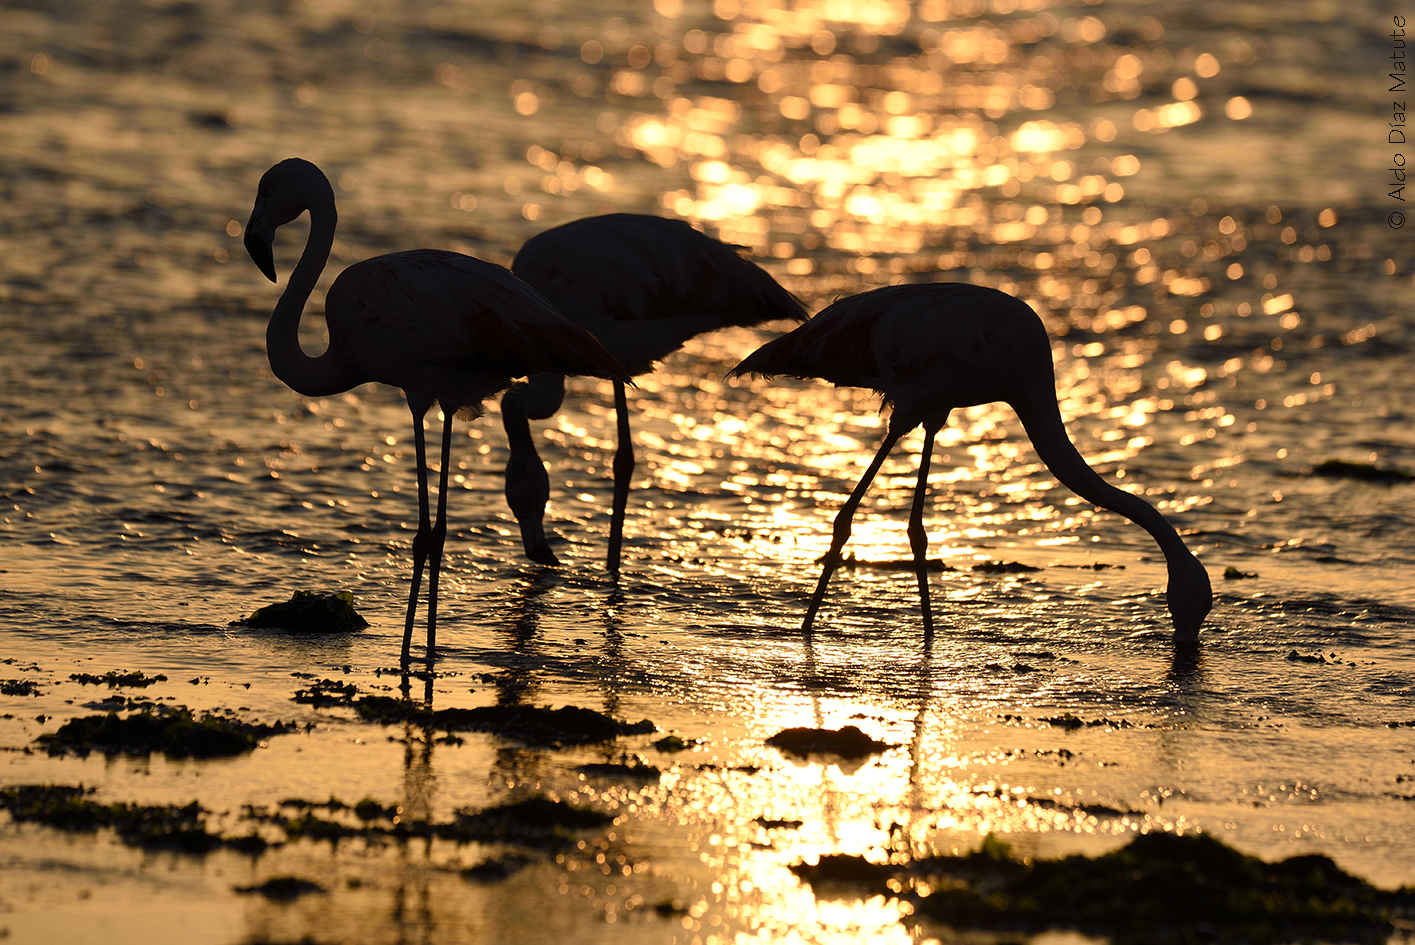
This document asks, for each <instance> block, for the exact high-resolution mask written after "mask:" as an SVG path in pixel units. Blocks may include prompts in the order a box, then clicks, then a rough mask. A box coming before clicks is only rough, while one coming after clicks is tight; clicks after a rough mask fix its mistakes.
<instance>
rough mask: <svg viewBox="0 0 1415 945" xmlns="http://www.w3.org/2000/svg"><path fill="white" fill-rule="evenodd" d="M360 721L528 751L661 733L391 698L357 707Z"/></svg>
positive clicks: (579, 713)
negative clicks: (482, 736)
mask: <svg viewBox="0 0 1415 945" xmlns="http://www.w3.org/2000/svg"><path fill="white" fill-rule="evenodd" d="M354 705H355V707H356V708H357V710H358V713H359V717H360V718H362V719H364V720H365V721H368V722H377V723H379V724H381V725H391V724H393V723H396V722H413V723H415V724H417V725H421V726H423V727H424V728H428V729H435V730H439V731H445V732H485V733H487V734H491V735H498V736H500V737H502V738H510V739H514V740H516V741H519V742H522V743H524V744H527V745H549V746H557V745H589V744H594V743H597V742H607V741H611V740H613V739H615V738H617V737H619V736H620V735H644V734H648V733H651V732H654V731H656V730H657V727H656V726H655V725H654V724H653V723H652V722H650V721H648V720H647V719H645V720H643V721H640V722H620V721H618V720H616V719H613V718H610V717H609V716H607V715H603V714H601V713H599V712H596V711H594V710H593V709H582V708H579V707H578V706H570V705H567V706H562V707H560V708H558V709H550V708H540V707H536V706H528V705H510V706H497V705H492V706H481V707H479V708H475V709H436V710H434V709H428V708H426V707H424V706H421V705H418V704H417V703H413V702H409V701H407V700H404V699H395V698H393V697H392V696H365V697H364V698H362V699H359V700H357V701H356V702H355V703H354Z"/></svg>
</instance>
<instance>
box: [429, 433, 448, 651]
mask: <svg viewBox="0 0 1415 945" xmlns="http://www.w3.org/2000/svg"><path fill="white" fill-rule="evenodd" d="M451 456H452V415H451V414H450V413H447V412H446V411H443V420H442V469H441V470H440V471H439V472H438V476H437V521H436V522H435V523H433V526H432V535H431V539H430V541H429V547H428V568H427V669H428V672H429V673H431V672H432V662H433V659H434V658H435V656H436V654H437V577H438V575H439V574H440V573H441V571H442V546H443V544H444V543H445V542H446V541H447V470H448V467H450V466H451V465H452V463H451Z"/></svg>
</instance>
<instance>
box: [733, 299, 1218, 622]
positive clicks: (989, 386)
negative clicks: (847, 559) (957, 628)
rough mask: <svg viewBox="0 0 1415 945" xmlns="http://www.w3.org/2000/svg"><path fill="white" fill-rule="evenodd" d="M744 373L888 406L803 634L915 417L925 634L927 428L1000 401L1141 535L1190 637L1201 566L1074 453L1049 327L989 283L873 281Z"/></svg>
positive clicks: (1071, 483) (1175, 618)
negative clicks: (1163, 568) (1159, 557)
mask: <svg viewBox="0 0 1415 945" xmlns="http://www.w3.org/2000/svg"><path fill="white" fill-rule="evenodd" d="M746 374H756V375H765V376H770V375H776V374H786V375H789V376H792V377H802V378H806V377H819V378H822V379H824V380H827V381H831V382H832V383H835V384H840V385H846V386H850V387H871V388H874V389H875V390H877V391H879V392H880V393H881V394H883V395H884V397H885V401H886V402H887V403H890V404H892V405H893V412H892V413H891V415H890V418H889V426H888V428H887V429H886V432H885V434H884V442H883V443H882V444H881V446H880V448H879V452H878V453H877V454H876V455H875V458H874V461H873V462H871V463H870V466H869V469H867V470H866V471H865V475H864V478H863V479H861V480H860V484H859V485H858V486H856V487H855V491H854V492H853V493H851V495H850V498H849V499H848V500H846V502H845V505H844V506H843V507H842V508H841V509H840V512H839V514H837V515H836V517H835V530H834V537H833V539H832V541H831V544H830V550H829V551H828V552H826V554H825V557H824V558H823V559H822V560H823V562H824V570H823V571H822V573H821V577H820V582H819V583H818V584H817V585H816V590H815V594H814V595H813V596H812V597H811V602H810V606H809V608H808V609H807V611H806V620H805V624H804V627H803V629H804V630H805V631H809V630H810V629H811V624H812V622H813V621H814V620H815V617H816V612H817V611H818V610H819V609H820V605H821V601H822V600H823V599H824V597H825V589H826V585H827V584H828V583H829V582H830V576H831V574H832V573H833V572H834V571H835V569H836V568H837V567H838V566H839V565H840V562H841V558H840V553H841V550H842V549H843V548H844V547H845V543H846V541H848V540H849V538H850V521H851V518H852V517H853V516H854V514H855V510H856V509H857V508H858V507H859V505H860V501H861V499H863V498H864V495H865V491H866V490H867V489H868V488H869V485H870V481H871V480H873V479H874V477H875V474H876V473H878V472H879V469H880V466H881V465H882V464H883V463H884V458H885V456H886V455H888V453H889V451H890V449H891V448H892V447H893V446H894V444H895V443H896V442H897V441H898V440H899V438H900V437H901V436H903V435H904V434H906V433H908V432H909V431H910V430H912V429H914V428H915V427H917V426H921V425H922V426H923V428H924V446H923V451H922V455H921V457H920V461H919V481H918V484H917V486H916V487H915V490H914V503H913V509H912V511H911V513H910V516H909V528H908V535H909V543H910V547H911V549H912V550H913V553H914V562H915V570H916V572H917V573H918V578H919V594H920V596H921V598H922V600H923V617H924V629H925V634H926V637H927V636H928V635H930V634H932V631H933V617H932V614H931V613H930V609H929V586H928V573H927V571H926V564H925V557H924V555H925V552H926V550H927V544H928V541H927V536H926V534H925V532H924V524H923V513H924V498H925V494H926V492H927V488H928V473H929V459H930V457H931V455H932V453H933V445H934V436H935V434H937V432H938V431H939V429H940V428H941V427H942V426H943V425H944V424H945V423H947V422H948V414H949V412H950V411H952V410H953V409H954V408H957V407H971V406H975V405H977V404H986V403H991V402H993V401H1003V402H1005V403H1007V404H1008V405H1010V406H1011V407H1012V409H1013V410H1014V411H1016V413H1017V416H1018V418H1019V419H1020V420H1021V421H1022V426H1023V427H1025V428H1026V431H1027V435H1028V436H1029V437H1031V440H1032V445H1033V447H1035V448H1036V451H1037V455H1038V456H1040V457H1041V460H1042V462H1043V463H1045V464H1046V465H1047V467H1048V468H1049V469H1050V470H1051V471H1052V474H1053V475H1055V476H1056V478H1057V479H1058V480H1059V481H1060V482H1061V483H1062V484H1063V485H1065V486H1066V487H1067V488H1069V489H1071V490H1072V491H1073V492H1075V493H1076V494H1078V495H1080V496H1081V497H1082V498H1084V499H1086V500H1088V501H1090V502H1093V503H1095V504H1096V505H1098V506H1100V507H1102V508H1105V509H1110V510H1111V511H1113V512H1117V513H1119V514H1121V515H1123V516H1125V517H1126V518H1128V519H1130V521H1132V522H1134V523H1135V524H1137V525H1139V526H1140V527H1141V528H1143V529H1145V531H1147V532H1149V533H1150V535H1151V537H1153V538H1154V540H1155V541H1156V542H1157V543H1158V544H1159V546H1160V549H1161V550H1162V551H1163V552H1164V557H1165V563H1166V565H1167V566H1168V570H1169V588H1168V592H1167V594H1166V602H1167V603H1168V605H1169V612H1170V616H1171V619H1172V622H1173V624H1174V639H1175V641H1176V642H1191V641H1193V640H1195V639H1197V638H1198V634H1199V627H1200V625H1201V624H1203V622H1204V617H1205V616H1207V614H1208V612H1209V608H1210V607H1211V606H1212V602H1213V596H1212V591H1211V590H1210V585H1209V575H1208V572H1206V571H1205V570H1204V566H1203V565H1202V564H1200V563H1199V559H1197V558H1195V557H1194V555H1193V554H1191V553H1190V552H1189V549H1188V548H1186V547H1185V545H1184V542H1183V540H1182V539H1181V538H1180V537H1179V535H1178V533H1177V532H1175V530H1174V528H1173V526H1171V525H1170V524H1169V522H1167V521H1166V520H1165V518H1164V516H1162V515H1161V514H1160V513H1159V512H1157V511H1156V510H1155V509H1154V507H1153V506H1151V505H1150V504H1149V503H1147V502H1145V500H1143V499H1141V498H1139V497H1138V496H1135V495H1132V494H1130V493H1129V492H1125V491H1123V490H1121V489H1117V488H1116V487H1115V486H1112V485H1110V484H1109V483H1107V482H1106V481H1105V480H1104V479H1102V478H1101V477H1100V476H1099V475H1097V474H1096V472H1095V470H1093V469H1091V467H1089V466H1087V465H1086V461H1085V460H1084V459H1082V458H1081V454H1080V453H1078V452H1077V451H1076V447H1075V446H1074V445H1072V443H1071V440H1070V439H1069V438H1068V437H1067V435H1066V428H1065V426H1064V425H1063V424H1062V421H1061V413H1060V411H1059V410H1058V409H1057V405H1056V390H1055V380H1054V376H1053V374H1052V363H1051V345H1050V344H1049V343H1048V340H1047V333H1046V329H1045V328H1044V327H1043V326H1042V322H1041V319H1040V318H1038V317H1037V315H1036V313H1035V312H1033V311H1032V310H1031V309H1030V308H1029V307H1028V306H1027V305H1026V304H1025V303H1023V302H1022V301H1020V300H1018V299H1015V298H1013V297H1012V296H1010V295H1007V294H1006V293H1003V292H999V291H997V290H996V289H989V288H984V287H982V286H973V285H961V284H950V283H937V284H929V285H899V286H889V287H887V288H883V289H876V290H874V291H872V292H865V293H863V294H860V295H856V296H852V297H849V298H845V299H841V300H839V301H837V302H835V303H834V304H833V305H830V306H828V307H827V308H825V309H824V310H822V311H821V313H820V314H819V315H817V316H816V317H815V318H813V319H811V320H810V321H808V322H806V323H805V324H804V325H802V326H800V327H799V328H797V329H795V330H794V331H792V332H790V333H789V334H786V335H783V336H782V337H780V338H777V339H776V340H775V341H771V342H769V343H767V344H765V345H763V346H762V347H761V348H759V349H757V350H756V351H755V352H753V353H752V354H751V355H748V356H747V358H745V359H744V360H743V361H742V363H741V364H739V365H737V366H736V367H735V368H733V369H732V370H731V371H730V372H729V373H728V376H729V377H733V376H741V375H746Z"/></svg>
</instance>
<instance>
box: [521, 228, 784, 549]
mask: <svg viewBox="0 0 1415 945" xmlns="http://www.w3.org/2000/svg"><path fill="white" fill-rule="evenodd" d="M511 271H512V272H514V273H515V274H516V275H517V276H519V277H520V278H521V279H524V280H525V281H526V282H528V283H530V284H531V285H533V286H535V287H536V288H537V289H538V290H540V292H541V293H543V294H544V295H545V296H546V298H548V299H550V301H551V302H552V303H553V304H554V305H555V306H556V308H558V309H559V310H560V311H561V312H563V313H564V314H565V316H566V317H567V318H569V319H570V320H571V321H573V322H575V323H576V324H578V325H580V326H582V327H584V328H586V329H588V330H589V331H590V332H591V333H593V334H594V336H595V337H596V338H598V339H599V340H600V342H601V343H602V344H603V345H604V346H605V348H606V349H608V350H609V351H610V353H612V354H613V355H614V356H615V357H616V358H618V359H619V361H620V362H621V363H623V364H624V366H625V367H626V368H627V369H628V371H629V372H630V373H631V374H644V373H646V372H648V371H651V370H653V367H654V362H656V361H658V360H659V359H661V358H664V357H666V356H667V355H669V354H671V353H672V352H673V351H676V350H677V349H678V348H679V347H681V346H682V345H683V343H684V342H685V341H687V340H688V339H689V338H692V337H693V336H694V335H698V334H702V333H703V332H707V331H713V330H715V329H718V328H726V327H728V326H732V325H757V324H761V323H762V322H767V321H773V320H776V319H791V320H793V321H800V320H801V319H802V318H804V317H805V312H804V310H803V309H802V307H801V303H800V302H799V301H798V300H797V299H796V297H795V296H793V295H792V294H791V293H790V292H787V291H786V290H785V289H784V288H782V287H781V286H780V285H779V284H777V282H776V280H775V279H773V278H772V277H771V276H770V275H769V274H768V273H767V272H766V271H765V270H764V269H762V268H761V267H759V266H757V265H755V264H754V263H751V262H749V261H748V260H746V259H743V258H742V257H741V256H740V255H738V252H737V249H736V248H735V247H732V246H729V245H727V244H726V243H723V242H721V241H719V240H715V239H713V238H711V237H709V236H707V235H705V234H703V233H700V232H699V231H697V230H695V229H693V227H691V226H690V225H688V224H687V223H686V222H684V221H682V220H667V219H663V218H661V217H654V216H645V215H641V214H633V213H612V214H607V215H604V216H597V217H587V218H586V219H583V220H576V221H574V222H571V223H566V224H564V225H562V226H558V227H555V228H553V229H550V230H546V231H545V232H544V233H540V234H538V235H536V236H534V237H532V238H531V239H529V240H527V241H526V244H525V245H524V246H522V247H521V251H520V252H519V253H517V254H516V258H515V260H514V261H513V262H512V263H511ZM563 394H564V385H563V380H559V379H557V378H555V377H551V376H545V377H538V378H534V379H532V380H531V381H530V382H529V384H528V385H527V386H526V387H525V388H520V387H519V386H518V387H517V388H515V389H513V390H512V391H510V392H508V394H507V395H506V396H505V397H503V398H502V402H501V408H502V418H503V422H504V423H505V424H506V429H507V435H508V439H509V440H510V441H511V442H512V458H511V460H510V462H509V464H508V474H507V480H506V498H507V502H508V504H509V505H510V506H511V508H512V511H513V512H514V513H515V515H516V518H517V520H518V521H519V522H520V525H521V534H522V541H523V543H524V545H525V549H526V555H527V556H528V557H530V558H531V559H532V560H534V561H539V562H541V563H544V564H557V563H558V562H557V560H556V558H555V555H554V553H553V552H552V551H551V550H550V547H549V545H548V544H547V543H546V540H545V533H544V527H543V524H542V519H543V517H544V514H545V499H544V498H542V497H541V496H542V494H544V495H548V494H549V487H548V484H546V485H545V486H544V487H542V485H541V484H540V483H539V481H538V480H539V478H540V477H539V476H536V472H535V470H536V469H540V470H541V474H540V475H541V476H543V475H544V466H543V465H542V464H541V461H540V458H539V457H538V456H536V455H535V453H534V445H533V441H532V439H531V437H530V436H529V433H528V432H527V431H526V430H525V427H526V420H527V419H544V418H545V417H549V416H550V415H551V414H553V413H554V412H555V411H556V410H557V409H559V406H560V402H561V398H562V396H563ZM614 401H615V413H616V415H617V420H618V436H619V445H618V449H617V450H616V453H615V457H614V506H613V513H612V517H611V522H610V536H609V555H608V565H609V569H610V570H611V571H615V572H617V571H618V569H619V557H620V548H621V545H622V541H623V528H624V510H625V506H626V504H627V501H628V490H629V478H630V476H631V474H632V472H633V468H634V454H633V443H632V441H631V439H630V432H629V420H628V402H627V399H626V395H625V391H624V385H623V383H622V382H620V381H617V380H616V381H615V383H614ZM517 443H520V444H523V445H522V446H520V447H518V446H517ZM526 450H529V451H530V452H529V453H527V452H526ZM513 468H514V469H516V470H517V471H518V475H517V476H515V477H514V478H513V476H512V475H511V470H512V469H513ZM527 477H534V478H535V479H536V480H537V481H536V482H535V483H532V482H531V481H530V479H529V478H527Z"/></svg>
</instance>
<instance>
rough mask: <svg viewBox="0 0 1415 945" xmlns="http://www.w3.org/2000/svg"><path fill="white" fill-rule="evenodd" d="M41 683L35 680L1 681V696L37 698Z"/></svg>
mask: <svg viewBox="0 0 1415 945" xmlns="http://www.w3.org/2000/svg"><path fill="white" fill-rule="evenodd" d="M37 695H39V683H37V682H35V681H34V680H33V679H0V696H37Z"/></svg>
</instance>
